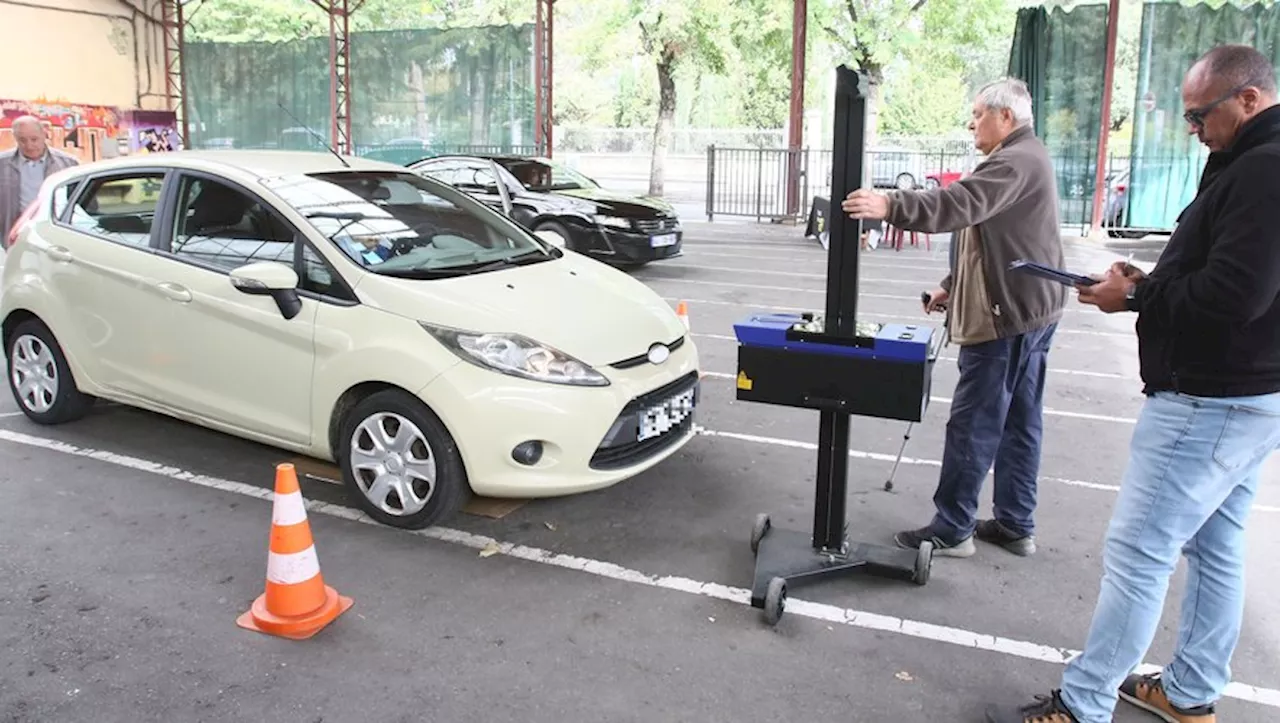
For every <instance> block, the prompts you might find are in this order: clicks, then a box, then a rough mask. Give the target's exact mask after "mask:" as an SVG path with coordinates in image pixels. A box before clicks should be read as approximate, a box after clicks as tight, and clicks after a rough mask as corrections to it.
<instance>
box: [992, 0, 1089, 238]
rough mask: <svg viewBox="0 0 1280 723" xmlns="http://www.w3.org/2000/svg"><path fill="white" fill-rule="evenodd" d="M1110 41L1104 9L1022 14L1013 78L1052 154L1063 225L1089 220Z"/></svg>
mask: <svg viewBox="0 0 1280 723" xmlns="http://www.w3.org/2000/svg"><path fill="white" fill-rule="evenodd" d="M1106 38H1107V6H1106V5H1102V4H1094V5H1080V6H1076V7H1075V8H1073V9H1070V10H1066V9H1063V8H1061V7H1055V8H1053V9H1051V10H1046V9H1045V8H1043V7H1037V8H1022V9H1020V10H1019V11H1018V23H1017V26H1016V29H1015V31H1014V40H1013V47H1012V49H1011V52H1010V54H1009V74H1010V75H1012V76H1015V77H1018V78H1021V79H1022V80H1024V81H1026V82H1027V86H1028V90H1030V91H1031V97H1032V99H1033V101H1034V103H1035V123H1036V135H1038V136H1039V137H1040V139H1041V140H1042V141H1043V142H1044V144H1045V146H1046V147H1047V148H1048V149H1049V153H1050V155H1051V156H1053V160H1054V167H1055V169H1056V171H1057V181H1058V197H1059V208H1060V213H1061V215H1062V222H1063V223H1065V224H1085V223H1088V222H1089V221H1090V219H1091V213H1092V205H1093V185H1094V169H1095V168H1096V167H1097V166H1096V159H1097V149H1098V131H1099V126H1100V125H1101V123H1102V81H1103V74H1104V71H1105V68H1106V54H1107V46H1106Z"/></svg>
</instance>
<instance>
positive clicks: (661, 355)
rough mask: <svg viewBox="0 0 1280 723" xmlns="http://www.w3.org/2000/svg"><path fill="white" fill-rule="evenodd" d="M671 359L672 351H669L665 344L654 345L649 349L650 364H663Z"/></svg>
mask: <svg viewBox="0 0 1280 723" xmlns="http://www.w3.org/2000/svg"><path fill="white" fill-rule="evenodd" d="M670 358H671V350H670V349H668V348H667V346H666V345H665V344H654V345H653V346H651V347H649V361H650V362H652V363H654V364H661V363H662V362H664V361H666V360H668V359H670Z"/></svg>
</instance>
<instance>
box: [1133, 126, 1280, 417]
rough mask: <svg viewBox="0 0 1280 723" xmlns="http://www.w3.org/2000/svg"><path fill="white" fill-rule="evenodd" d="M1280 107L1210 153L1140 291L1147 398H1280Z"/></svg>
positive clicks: (1139, 329)
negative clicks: (1193, 193) (1190, 198)
mask: <svg viewBox="0 0 1280 723" xmlns="http://www.w3.org/2000/svg"><path fill="white" fill-rule="evenodd" d="M1278 295H1280V106H1277V107H1274V108H1271V109H1270V110H1267V111H1264V112H1263V113H1261V114H1260V115H1258V116H1257V117H1255V118H1254V119H1253V120H1251V121H1250V122H1249V123H1247V124H1246V125H1245V127H1244V128H1242V129H1241V130H1240V134H1239V136H1238V137H1237V139H1236V141H1235V143H1234V144H1233V145H1232V147H1231V148H1230V149H1227V150H1225V151H1221V152H1218V153H1213V154H1210V156H1209V161H1208V163H1207V164H1206V165H1205V170H1204V174H1203V176H1202V177H1201V181H1200V188H1199V191H1198V192H1197V194H1196V198H1195V200H1194V201H1192V202H1191V205H1189V206H1187V208H1186V210H1184V211H1183V212H1182V215H1181V217H1180V218H1179V223H1178V226H1177V228H1176V229H1174V232H1173V235H1172V236H1171V237H1170V238H1169V243H1168V245H1167V246H1166V247H1165V250H1164V253H1162V254H1161V255H1160V260H1159V261H1158V262H1157V263H1156V268H1155V270H1154V271H1153V272H1152V273H1151V275H1150V276H1149V277H1148V278H1147V279H1146V280H1144V281H1142V282H1140V283H1139V284H1138V285H1137V287H1136V289H1135V292H1134V302H1133V304H1132V306H1133V308H1135V309H1136V310H1137V311H1138V321H1137V332H1138V352H1139V360H1140V365H1141V372H1142V380H1143V382H1144V383H1145V388H1144V390H1143V391H1144V392H1145V393H1147V394H1152V393H1154V392H1159V391H1179V392H1183V393H1186V394H1190V395H1194V396H1204V397H1235V396H1252V395H1256V394H1269V393H1272V392H1280V300H1278V298H1277V297H1278Z"/></svg>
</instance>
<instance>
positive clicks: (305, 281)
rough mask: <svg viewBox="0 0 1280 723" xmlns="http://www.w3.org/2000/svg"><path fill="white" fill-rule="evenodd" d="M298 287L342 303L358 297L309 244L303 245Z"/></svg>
mask: <svg viewBox="0 0 1280 723" xmlns="http://www.w3.org/2000/svg"><path fill="white" fill-rule="evenodd" d="M298 285H299V287H300V288H301V289H302V290H303V291H310V292H311V293H313V294H319V295H321V296H327V297H329V298H331V299H340V300H342V301H355V300H356V297H355V296H354V295H353V294H352V293H351V291H350V290H349V289H347V287H346V285H345V284H343V283H342V279H340V278H338V272H336V271H334V270H333V267H332V266H330V265H329V264H328V262H326V261H325V260H324V259H323V258H322V257H321V256H320V254H318V253H316V252H315V250H314V249H312V248H311V247H310V246H308V245H307V244H303V245H302V274H301V277H300V278H299V280H298Z"/></svg>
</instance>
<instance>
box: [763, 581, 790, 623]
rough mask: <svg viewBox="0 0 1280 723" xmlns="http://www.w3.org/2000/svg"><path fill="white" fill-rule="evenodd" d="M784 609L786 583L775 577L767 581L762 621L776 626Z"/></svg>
mask: <svg viewBox="0 0 1280 723" xmlns="http://www.w3.org/2000/svg"><path fill="white" fill-rule="evenodd" d="M786 607H787V581H786V580H785V579H783V578H780V577H775V578H773V579H772V580H770V581H769V589H768V591H767V592H765V594H764V621H765V622H766V623H768V624H770V625H777V624H778V621H779V620H781V619H782V611H783V609H784V608H786Z"/></svg>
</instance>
